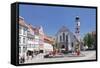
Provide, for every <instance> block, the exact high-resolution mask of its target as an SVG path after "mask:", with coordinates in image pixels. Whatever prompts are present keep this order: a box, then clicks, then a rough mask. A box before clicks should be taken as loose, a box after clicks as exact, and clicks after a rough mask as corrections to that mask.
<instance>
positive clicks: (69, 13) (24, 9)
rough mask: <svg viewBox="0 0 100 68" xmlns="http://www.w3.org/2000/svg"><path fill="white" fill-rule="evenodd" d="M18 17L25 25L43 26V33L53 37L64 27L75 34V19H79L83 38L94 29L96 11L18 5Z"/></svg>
mask: <svg viewBox="0 0 100 68" xmlns="http://www.w3.org/2000/svg"><path fill="white" fill-rule="evenodd" d="M19 15H20V16H22V17H23V18H24V19H25V21H26V23H27V24H32V25H33V26H34V25H36V26H40V25H42V26H43V30H44V33H46V34H47V35H51V36H53V35H55V34H56V33H57V31H58V30H59V29H60V28H61V27H62V26H63V25H64V26H66V27H67V28H68V29H69V30H70V31H71V32H73V33H74V32H75V17H76V16H79V17H80V22H81V26H80V34H81V36H83V35H84V34H86V33H87V32H91V31H93V30H95V28H96V10H95V9H93V8H92V9H90V8H74V7H52V6H39V5H23V4H22V5H21V4H20V5H19Z"/></svg>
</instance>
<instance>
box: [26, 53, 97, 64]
mask: <svg viewBox="0 0 100 68" xmlns="http://www.w3.org/2000/svg"><path fill="white" fill-rule="evenodd" d="M93 59H96V51H81V54H80V56H75V55H72V54H71V53H69V54H66V55H64V56H63V57H59V58H56V57H55V58H43V57H41V55H38V56H36V57H34V58H33V59H31V60H26V62H25V63H43V62H59V61H77V60H93Z"/></svg>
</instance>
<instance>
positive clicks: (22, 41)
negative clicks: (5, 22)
mask: <svg viewBox="0 0 100 68" xmlns="http://www.w3.org/2000/svg"><path fill="white" fill-rule="evenodd" d="M27 31H28V27H27V25H26V24H25V21H24V19H23V18H22V17H19V55H20V56H22V55H24V53H25V52H26V50H27Z"/></svg>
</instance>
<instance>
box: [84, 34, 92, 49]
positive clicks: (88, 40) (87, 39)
mask: <svg viewBox="0 0 100 68" xmlns="http://www.w3.org/2000/svg"><path fill="white" fill-rule="evenodd" d="M83 40H84V43H85V45H87V46H88V47H91V46H92V45H93V42H94V38H93V36H92V35H91V34H89V33H88V34H86V35H85V36H84V39H83Z"/></svg>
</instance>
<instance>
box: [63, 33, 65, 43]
mask: <svg viewBox="0 0 100 68" xmlns="http://www.w3.org/2000/svg"><path fill="white" fill-rule="evenodd" d="M63 42H65V33H63Z"/></svg>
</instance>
